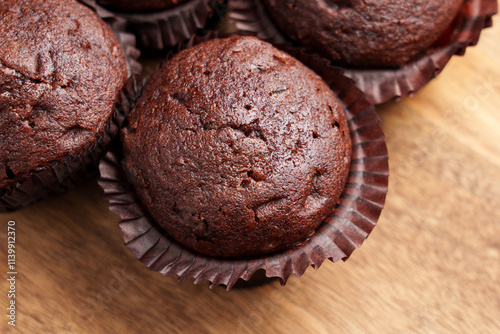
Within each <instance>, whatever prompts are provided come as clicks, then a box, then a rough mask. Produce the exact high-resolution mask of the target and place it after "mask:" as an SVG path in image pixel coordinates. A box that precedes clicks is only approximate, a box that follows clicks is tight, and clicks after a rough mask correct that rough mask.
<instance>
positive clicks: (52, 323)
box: [0, 18, 500, 333]
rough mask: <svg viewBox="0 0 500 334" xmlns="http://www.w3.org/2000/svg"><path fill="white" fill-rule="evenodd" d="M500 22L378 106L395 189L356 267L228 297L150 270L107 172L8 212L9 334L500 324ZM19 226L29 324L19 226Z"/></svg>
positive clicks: (491, 329)
mask: <svg viewBox="0 0 500 334" xmlns="http://www.w3.org/2000/svg"><path fill="white" fill-rule="evenodd" d="M499 42H500V21H499V20H498V18H497V19H496V27H495V28H493V29H488V30H485V31H484V32H483V35H482V38H481V40H480V43H479V46H477V47H475V48H470V49H468V50H467V54H466V56H465V57H463V58H462V57H454V58H453V60H452V61H451V63H450V64H449V66H448V67H447V68H446V69H445V70H444V72H443V73H442V75H440V77H439V78H438V79H436V80H434V81H432V83H430V84H429V85H428V86H427V87H426V88H425V89H424V90H422V91H421V92H420V93H418V94H417V96H416V97H414V98H408V99H405V100H404V101H402V102H398V103H388V104H386V105H383V106H381V107H379V108H378V109H377V111H378V112H379V114H380V116H381V118H382V126H383V128H384V130H385V132H386V134H387V143H388V147H389V155H390V168H391V177H390V189H389V195H388V197H387V203H386V207H385V209H384V211H383V213H382V217H381V219H380V221H379V224H378V226H377V227H376V228H375V230H374V232H373V233H372V235H371V236H370V238H369V239H368V240H367V241H366V242H365V244H364V245H363V247H361V248H360V249H359V250H357V251H355V252H354V254H353V255H352V257H351V258H350V259H349V260H348V261H347V262H345V263H330V262H326V263H324V264H323V266H322V267H321V268H320V269H319V270H318V271H315V270H313V269H312V268H310V269H309V270H308V271H307V272H306V274H305V275H304V276H303V277H301V278H300V279H297V278H295V277H294V278H292V279H290V281H289V283H288V284H287V285H286V286H285V287H280V286H279V284H278V283H277V282H274V283H272V284H270V285H267V286H261V287H258V288H253V289H247V290H232V291H230V292H226V291H225V290H224V288H222V287H218V288H216V289H214V290H210V289H208V287H207V284H201V285H193V284H192V282H190V281H185V282H182V283H178V282H177V281H176V278H175V277H163V276H162V275H160V274H158V273H153V272H149V271H148V270H147V269H146V268H145V267H144V266H143V265H142V264H141V263H140V262H139V261H137V260H136V259H135V258H134V257H133V255H132V254H131V253H130V252H129V251H128V250H127V249H126V248H125V247H124V246H123V240H122V238H121V235H120V231H119V229H118V226H117V223H118V217H117V216H116V215H114V214H113V213H111V212H109V211H108V209H107V202H106V201H105V200H103V199H102V198H101V197H100V196H99V194H100V190H99V188H98V186H97V185H96V182H95V179H91V180H89V181H88V182H87V184H86V185H84V186H82V187H80V188H78V189H76V190H73V191H70V192H68V193H67V194H64V195H61V196H58V197H53V198H51V199H48V200H45V201H43V202H40V203H37V204H35V205H32V206H30V207H28V208H26V209H23V210H20V211H18V212H15V213H8V214H0V221H1V224H0V226H1V230H0V255H1V256H0V270H1V283H0V294H1V296H2V297H1V298H0V304H1V309H2V310H3V311H2V312H1V313H2V314H3V315H2V316H1V317H0V333H11V332H12V333H14V332H19V333H500V43H499ZM10 220H13V221H15V222H16V225H15V228H16V238H17V240H16V251H17V252H16V256H17V258H16V260H17V263H16V264H17V272H18V275H17V282H16V306H17V319H16V328H15V331H14V330H13V328H11V327H10V326H8V325H7V321H8V318H7V317H6V314H7V311H6V308H7V307H8V304H7V303H8V300H7V292H8V290H9V285H8V284H7V281H6V272H7V270H6V268H7V245H6V244H7V235H6V234H7V222H8V221H10Z"/></svg>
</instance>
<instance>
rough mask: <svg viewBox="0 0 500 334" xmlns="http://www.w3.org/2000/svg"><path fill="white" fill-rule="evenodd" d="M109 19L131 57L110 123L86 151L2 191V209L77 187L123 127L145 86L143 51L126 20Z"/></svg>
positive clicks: (0, 203) (1, 210)
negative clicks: (127, 27)
mask: <svg viewBox="0 0 500 334" xmlns="http://www.w3.org/2000/svg"><path fill="white" fill-rule="evenodd" d="M105 21H106V23H108V25H110V27H111V29H112V30H113V32H114V33H115V35H116V36H117V38H118V41H119V42H120V44H121V46H122V48H123V50H124V52H125V55H126V56H127V67H128V69H129V75H130V77H129V79H128V81H127V84H126V85H125V87H123V88H122V90H121V92H120V95H119V96H118V99H117V101H115V104H114V106H113V112H112V113H111V115H110V117H109V119H108V120H107V122H106V125H105V126H104V128H103V130H102V131H101V132H100V133H99V134H98V135H97V139H96V141H95V142H94V143H93V144H92V145H90V146H89V147H88V148H87V149H86V150H85V151H83V152H81V153H79V154H78V155H76V156H74V157H67V158H65V159H64V161H63V162H57V163H52V165H50V166H47V167H46V168H44V169H43V170H40V171H37V172H34V173H32V174H31V175H30V176H29V178H28V179H27V180H25V181H23V182H17V183H16V184H15V185H14V186H12V187H10V188H7V189H4V190H0V212H5V211H13V210H16V209H20V208H22V207H25V206H27V205H29V204H31V203H34V202H36V201H38V200H40V199H42V198H45V197H47V196H48V195H49V194H50V193H54V192H64V191H66V190H67V189H69V188H72V187H74V186H75V185H76V184H77V183H78V182H79V181H81V180H82V179H83V178H85V176H86V175H87V174H88V173H89V171H90V170H92V169H93V168H95V167H96V166H97V164H98V162H99V159H100V158H101V157H102V156H103V155H104V154H105V153H106V151H107V150H108V148H109V146H110V143H111V141H112V139H113V138H114V137H115V136H116V135H117V133H118V131H119V129H120V128H121V127H122V125H123V122H124V121H125V118H126V117H127V116H128V114H129V112H130V109H131V106H132V102H134V101H135V98H136V96H137V94H138V91H139V90H140V88H141V87H142V83H141V79H140V77H139V76H138V75H137V74H138V73H140V72H141V71H142V66H141V65H140V64H139V63H138V62H137V59H138V57H139V55H140V51H139V50H137V49H136V48H135V37H134V36H133V35H131V34H129V33H126V32H124V31H123V24H122V23H120V22H119V21H117V20H114V19H112V20H105Z"/></svg>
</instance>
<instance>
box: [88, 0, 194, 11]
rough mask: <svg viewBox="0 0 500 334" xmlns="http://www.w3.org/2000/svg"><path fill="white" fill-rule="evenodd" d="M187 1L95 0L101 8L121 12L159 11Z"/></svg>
mask: <svg viewBox="0 0 500 334" xmlns="http://www.w3.org/2000/svg"><path fill="white" fill-rule="evenodd" d="M186 1H187V0H97V2H98V3H99V4H101V5H103V6H107V7H111V8H114V9H117V10H123V11H150V10H161V9H165V8H168V7H172V6H175V5H177V4H179V3H182V2H186Z"/></svg>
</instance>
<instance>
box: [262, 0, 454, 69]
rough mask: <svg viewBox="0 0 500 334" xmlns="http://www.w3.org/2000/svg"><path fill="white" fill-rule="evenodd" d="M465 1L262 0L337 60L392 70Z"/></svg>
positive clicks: (287, 29)
mask: <svg viewBox="0 0 500 334" xmlns="http://www.w3.org/2000/svg"><path fill="white" fill-rule="evenodd" d="M463 2H464V1H463V0H411V1H401V0H264V4H265V5H266V8H267V10H268V12H269V14H270V15H271V17H272V18H273V21H274V22H275V23H276V24H277V25H278V27H279V28H280V30H281V31H282V32H283V33H284V34H285V35H287V36H288V37H290V38H291V39H292V40H294V41H296V42H298V43H299V44H300V45H303V46H307V47H310V48H311V49H313V50H314V51H316V52H320V53H322V54H323V55H324V56H327V57H329V59H331V60H332V61H334V62H335V63H336V64H339V65H343V66H349V67H369V68H380V67H387V68H394V67H402V66H404V65H405V64H406V63H408V62H410V61H412V60H414V59H415V58H418V57H419V56H421V55H422V53H424V52H425V51H427V50H428V49H429V48H430V47H431V46H432V45H433V44H434V43H435V42H436V41H437V40H438V39H439V38H440V37H441V36H442V35H443V33H444V32H445V31H446V29H447V28H448V27H449V26H450V24H451V23H452V21H453V19H454V18H455V17H456V15H457V13H458V11H459V9H460V8H461V6H462V4H463Z"/></svg>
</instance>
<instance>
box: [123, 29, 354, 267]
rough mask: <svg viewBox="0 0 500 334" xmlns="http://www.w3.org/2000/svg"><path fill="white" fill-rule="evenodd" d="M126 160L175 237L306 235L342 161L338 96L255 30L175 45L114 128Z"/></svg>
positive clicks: (279, 238) (227, 243)
mask: <svg viewBox="0 0 500 334" xmlns="http://www.w3.org/2000/svg"><path fill="white" fill-rule="evenodd" d="M121 137H122V140H123V156H124V161H123V166H124V169H125V171H126V173H127V175H128V177H129V179H130V181H131V183H132V184H133V185H134V187H135V191H136V192H137V195H138V196H139V198H140V200H141V202H142V203H143V205H144V206H145V207H146V208H147V210H148V211H149V213H150V214H151V215H152V217H153V218H154V219H155V220H156V221H157V222H158V223H159V224H160V225H161V227H162V228H163V229H164V230H165V231H166V232H167V233H168V234H169V235H170V236H172V237H173V238H174V239H175V240H177V241H178V242H180V243H182V244H183V245H185V246H186V247H188V248H190V249H193V250H195V251H197V252H199V253H202V254H206V255H209V256H215V257H226V258H227V257H231V258H237V257H246V256H254V255H261V254H267V253H272V252H276V251H279V250H282V249H287V248H290V247H292V246H294V245H297V244H300V243H301V242H303V241H305V240H307V239H308V238H309V237H310V236H311V235H313V234H314V232H315V230H316V229H317V228H318V226H319V225H320V224H321V223H322V222H323V220H324V219H325V218H326V217H327V216H328V215H329V214H330V213H331V212H332V210H333V208H334V207H335V205H336V203H337V201H338V199H339V196H340V194H341V192H342V190H343V189H344V186H345V182H346V178H347V175H348V171H349V163H350V157H351V142H350V137H349V129H348V125H347V122H346V117H345V115H344V112H343V108H342V106H341V105H340V103H339V101H338V100H337V98H336V97H335V95H334V94H333V93H332V91H331V90H330V89H329V87H328V86H327V85H326V84H325V83H324V82H323V80H322V79H321V78H320V77H319V76H318V75H316V74H315V73H314V72H313V71H312V70H310V69H308V68H307V67H306V66H304V65H302V64H301V63H300V62H299V61H297V60H296V59H294V58H292V57H291V56H289V55H288V54H286V53H284V52H282V51H279V50H277V49H275V48H274V47H272V46H271V45H270V44H268V43H265V42H263V41H260V40H258V39H256V38H253V37H239V36H235V37H230V38H226V39H213V40H210V41H208V42H204V43H202V44H199V45H197V46H195V47H193V48H191V49H188V50H184V51H181V52H180V53H179V54H177V55H176V56H175V57H174V58H172V59H170V60H169V61H167V62H166V63H165V64H164V65H163V66H162V67H161V69H160V71H159V72H158V73H157V74H155V75H154V76H153V78H152V79H151V80H150V82H149V83H148V85H147V87H146V88H145V91H144V92H143V94H142V96H141V98H140V99H139V101H138V102H137V105H136V108H135V109H134V110H133V111H132V113H131V115H130V118H129V124H128V126H127V127H126V128H124V129H123V130H122V134H121Z"/></svg>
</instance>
